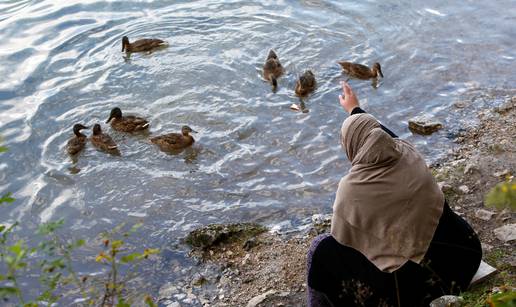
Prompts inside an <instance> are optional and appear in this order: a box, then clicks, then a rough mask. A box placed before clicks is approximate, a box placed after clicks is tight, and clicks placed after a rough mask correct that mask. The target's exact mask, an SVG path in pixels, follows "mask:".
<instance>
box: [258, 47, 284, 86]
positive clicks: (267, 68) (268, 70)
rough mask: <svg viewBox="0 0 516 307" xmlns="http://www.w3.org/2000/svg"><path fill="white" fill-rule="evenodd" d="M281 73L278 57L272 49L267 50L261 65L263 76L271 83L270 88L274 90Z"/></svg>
mask: <svg viewBox="0 0 516 307" xmlns="http://www.w3.org/2000/svg"><path fill="white" fill-rule="evenodd" d="M282 74H283V66H281V63H280V61H279V59H278V55H276V52H274V50H270V51H269V55H268V56H267V60H265V64H264V65H263V78H264V79H265V80H267V81H269V82H271V84H272V89H273V90H276V88H277V87H278V80H277V79H278V78H279V77H280V76H281V75H282Z"/></svg>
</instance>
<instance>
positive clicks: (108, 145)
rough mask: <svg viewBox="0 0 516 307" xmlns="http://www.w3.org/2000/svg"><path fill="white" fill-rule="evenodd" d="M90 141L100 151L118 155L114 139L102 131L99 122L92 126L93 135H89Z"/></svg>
mask: <svg viewBox="0 0 516 307" xmlns="http://www.w3.org/2000/svg"><path fill="white" fill-rule="evenodd" d="M90 142H91V144H93V146H95V147H96V148H97V149H99V150H101V151H104V152H107V153H109V154H112V155H114V156H120V151H119V150H118V146H117V145H116V143H115V141H113V139H112V138H111V137H110V136H109V135H108V134H105V133H102V128H101V127H100V125H99V124H95V125H94V126H93V135H92V136H91V137H90Z"/></svg>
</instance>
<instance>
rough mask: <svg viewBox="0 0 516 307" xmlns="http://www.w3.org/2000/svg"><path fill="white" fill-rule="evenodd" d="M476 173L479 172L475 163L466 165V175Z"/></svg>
mask: <svg viewBox="0 0 516 307" xmlns="http://www.w3.org/2000/svg"><path fill="white" fill-rule="evenodd" d="M474 172H478V167H477V166H476V165H475V164H473V163H468V164H466V167H465V168H464V174H465V175H467V174H472V173H474Z"/></svg>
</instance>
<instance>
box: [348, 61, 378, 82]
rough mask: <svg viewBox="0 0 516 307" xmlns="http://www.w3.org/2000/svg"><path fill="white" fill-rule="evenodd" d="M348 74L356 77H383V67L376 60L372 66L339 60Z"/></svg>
mask: <svg viewBox="0 0 516 307" xmlns="http://www.w3.org/2000/svg"><path fill="white" fill-rule="evenodd" d="M338 63H339V64H340V66H342V69H343V70H344V71H345V72H346V73H347V74H348V76H350V77H352V78H356V79H361V80H367V79H376V78H378V76H380V77H382V78H383V73H382V67H381V66H380V63H378V62H376V63H374V64H373V66H372V67H371V68H369V67H367V66H365V65H362V64H357V63H351V62H338Z"/></svg>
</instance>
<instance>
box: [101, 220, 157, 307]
mask: <svg viewBox="0 0 516 307" xmlns="http://www.w3.org/2000/svg"><path fill="white" fill-rule="evenodd" d="M141 226H142V224H136V225H134V226H132V227H131V228H130V229H129V230H128V231H126V232H123V231H122V229H123V228H124V227H125V224H121V225H119V226H117V227H115V228H114V229H113V230H112V231H111V232H105V233H103V234H102V238H103V246H104V250H103V251H101V252H100V253H99V254H98V255H97V257H96V258H95V261H97V262H99V263H102V264H104V265H106V266H108V267H109V270H108V273H107V274H106V275H107V278H106V281H105V283H104V289H105V290H104V294H103V297H102V302H101V305H102V306H117V307H125V306H130V305H129V303H128V301H127V300H126V298H125V297H124V295H123V294H122V291H123V290H124V289H125V288H126V283H127V280H128V279H129V278H128V277H130V276H126V278H123V276H121V275H120V267H121V266H122V265H129V264H133V265H135V264H137V263H139V262H140V261H142V260H144V259H147V258H149V256H150V255H154V254H157V253H158V252H159V250H158V249H154V248H145V249H144V250H143V251H142V252H132V251H131V249H129V248H127V247H126V243H125V242H124V240H123V238H127V237H129V236H130V235H131V234H132V233H134V232H135V231H136V230H138V228H140V227H141ZM144 302H145V303H147V305H148V306H154V305H153V304H154V302H153V301H152V299H151V298H150V297H149V296H146V297H145V298H144Z"/></svg>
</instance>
